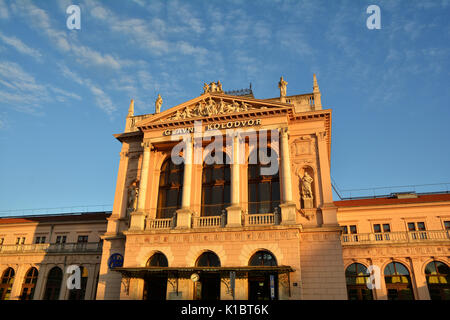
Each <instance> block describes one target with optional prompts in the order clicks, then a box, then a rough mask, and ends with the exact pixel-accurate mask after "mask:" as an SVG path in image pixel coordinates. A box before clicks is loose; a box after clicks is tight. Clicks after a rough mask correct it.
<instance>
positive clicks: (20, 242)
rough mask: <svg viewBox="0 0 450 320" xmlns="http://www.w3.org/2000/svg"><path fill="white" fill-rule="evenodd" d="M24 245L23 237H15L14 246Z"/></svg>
mask: <svg viewBox="0 0 450 320" xmlns="http://www.w3.org/2000/svg"><path fill="white" fill-rule="evenodd" d="M24 243H25V237H17V239H16V244H24Z"/></svg>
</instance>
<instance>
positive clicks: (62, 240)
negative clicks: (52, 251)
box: [55, 236, 67, 243]
mask: <svg viewBox="0 0 450 320" xmlns="http://www.w3.org/2000/svg"><path fill="white" fill-rule="evenodd" d="M66 239H67V236H57V237H56V242H55V243H66Z"/></svg>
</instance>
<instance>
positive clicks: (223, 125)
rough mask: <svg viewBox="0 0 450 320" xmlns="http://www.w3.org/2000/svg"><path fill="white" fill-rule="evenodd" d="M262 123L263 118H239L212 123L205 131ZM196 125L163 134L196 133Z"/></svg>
mask: <svg viewBox="0 0 450 320" xmlns="http://www.w3.org/2000/svg"><path fill="white" fill-rule="evenodd" d="M259 125H261V119H250V120H238V121H229V122H224V123H211V124H208V125H206V127H205V131H210V130H220V129H232V128H242V127H251V126H259ZM194 132H195V130H194V127H189V128H178V129H174V130H171V129H167V130H165V131H164V132H163V136H169V135H171V134H174V135H175V134H186V133H194Z"/></svg>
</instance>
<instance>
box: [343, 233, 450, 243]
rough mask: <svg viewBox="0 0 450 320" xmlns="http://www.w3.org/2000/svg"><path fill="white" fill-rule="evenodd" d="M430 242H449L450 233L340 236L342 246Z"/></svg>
mask: <svg viewBox="0 0 450 320" xmlns="http://www.w3.org/2000/svg"><path fill="white" fill-rule="evenodd" d="M430 241H431V242H432V241H450V232H449V231H448V230H425V231H411V232H384V233H356V234H343V235H341V242H342V245H344V246H354V245H366V244H383V243H408V242H411V243H417V242H430Z"/></svg>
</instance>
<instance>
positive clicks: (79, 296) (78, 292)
mask: <svg viewBox="0 0 450 320" xmlns="http://www.w3.org/2000/svg"><path fill="white" fill-rule="evenodd" d="M80 273H81V283H80V284H81V285H80V289H71V290H70V291H69V300H84V299H85V298H86V297H85V295H86V286H87V281H88V277H89V273H88V269H87V268H85V267H83V266H80Z"/></svg>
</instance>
